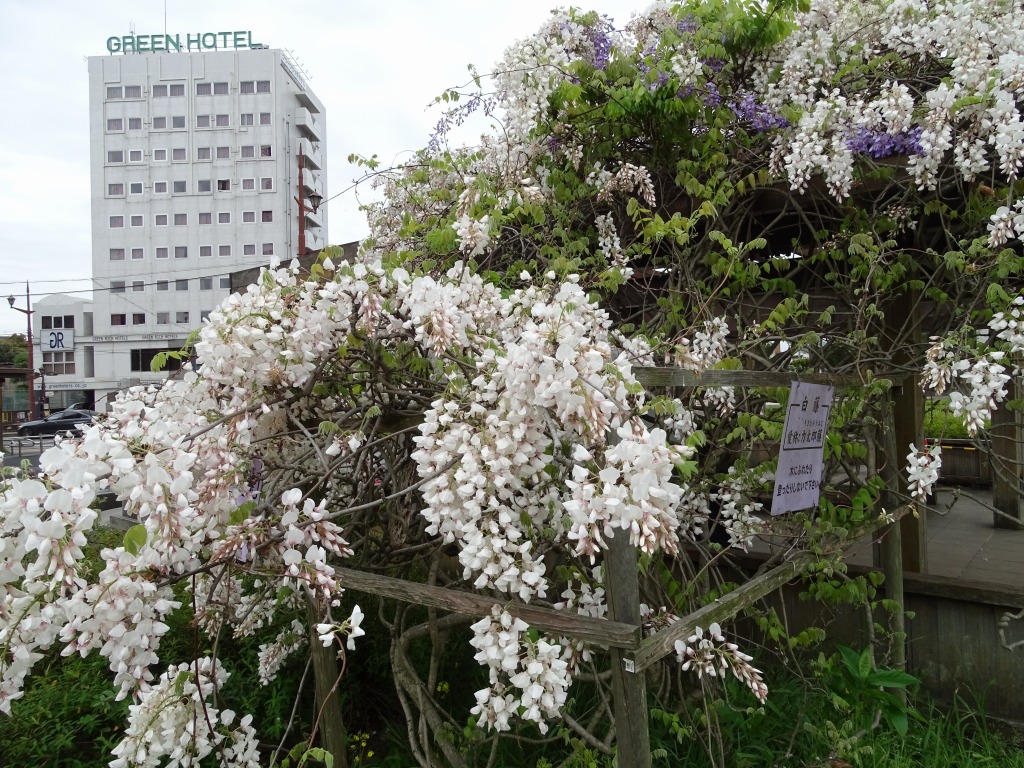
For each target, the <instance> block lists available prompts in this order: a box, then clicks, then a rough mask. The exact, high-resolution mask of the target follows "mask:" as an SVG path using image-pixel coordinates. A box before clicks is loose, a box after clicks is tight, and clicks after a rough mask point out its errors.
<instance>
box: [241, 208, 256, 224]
mask: <svg viewBox="0 0 1024 768" xmlns="http://www.w3.org/2000/svg"><path fill="white" fill-rule="evenodd" d="M242 223H243V224H255V223H256V211H242Z"/></svg>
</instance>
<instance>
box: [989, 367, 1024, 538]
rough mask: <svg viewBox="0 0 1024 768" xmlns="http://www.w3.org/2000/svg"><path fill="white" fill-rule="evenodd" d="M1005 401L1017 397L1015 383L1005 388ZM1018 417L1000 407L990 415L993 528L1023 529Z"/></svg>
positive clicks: (1004, 405)
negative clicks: (994, 510) (994, 509)
mask: <svg viewBox="0 0 1024 768" xmlns="http://www.w3.org/2000/svg"><path fill="white" fill-rule="evenodd" d="M1006 390H1007V393H1006V399H1007V400H1013V399H1015V398H1016V397H1017V385H1016V382H1015V381H1014V380H1013V379H1011V380H1010V382H1009V383H1008V384H1007V385H1006ZM1019 417H1020V414H1019V413H1018V412H1017V411H1011V410H1010V409H1009V408H1007V407H1006V404H1005V402H1004V403H1003V405H1002V407H1000V408H997V409H996V410H995V411H993V412H992V430H991V431H992V452H991V453H990V454H989V462H990V466H991V476H992V505H993V506H994V507H995V508H996V509H997V510H998V511H997V512H994V513H993V515H992V525H993V526H995V527H996V528H1010V529H1014V530H1021V529H1024V518H1022V517H1021V510H1020V491H1021V456H1020V454H1021V448H1020V447H1021V437H1022V435H1021V428H1020V422H1019Z"/></svg>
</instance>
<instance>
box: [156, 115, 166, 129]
mask: <svg viewBox="0 0 1024 768" xmlns="http://www.w3.org/2000/svg"><path fill="white" fill-rule="evenodd" d="M166 127H167V118H166V117H154V118H153V128H154V129H156V130H161V129H163V128H166Z"/></svg>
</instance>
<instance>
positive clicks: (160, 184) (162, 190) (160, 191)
mask: <svg viewBox="0 0 1024 768" xmlns="http://www.w3.org/2000/svg"><path fill="white" fill-rule="evenodd" d="M153 194H154V195H166V194H167V182H166V181H154V182H153Z"/></svg>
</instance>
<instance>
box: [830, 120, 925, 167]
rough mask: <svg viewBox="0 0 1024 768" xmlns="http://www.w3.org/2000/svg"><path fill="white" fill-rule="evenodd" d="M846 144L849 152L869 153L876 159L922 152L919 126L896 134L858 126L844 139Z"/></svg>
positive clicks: (921, 153) (920, 153)
mask: <svg viewBox="0 0 1024 768" xmlns="http://www.w3.org/2000/svg"><path fill="white" fill-rule="evenodd" d="M846 146H847V147H849V149H850V151H851V152H854V153H856V154H861V155H870V156H871V157H873V158H875V159H876V160H877V159H881V158H883V157H891V156H893V155H923V154H924V150H923V149H922V148H921V128H920V127H914V128H911V129H910V130H909V131H903V132H901V133H897V134H891V133H888V132H886V131H878V130H873V129H871V128H864V127H860V128H857V129H856V131H854V132H853V133H852V134H850V136H849V137H848V138H847V139H846Z"/></svg>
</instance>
